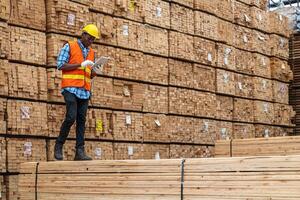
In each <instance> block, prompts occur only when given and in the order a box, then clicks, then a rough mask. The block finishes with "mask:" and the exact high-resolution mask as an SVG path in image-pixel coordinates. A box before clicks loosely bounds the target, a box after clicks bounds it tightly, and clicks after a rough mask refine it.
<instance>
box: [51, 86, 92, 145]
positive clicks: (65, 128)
mask: <svg viewBox="0 0 300 200" xmlns="http://www.w3.org/2000/svg"><path fill="white" fill-rule="evenodd" d="M63 96H64V99H65V102H66V111H67V112H66V116H65V119H64V122H63V123H62V125H61V128H60V133H59V136H58V138H57V139H56V143H58V144H64V143H65V141H66V139H67V137H68V135H69V132H70V128H71V126H72V125H73V124H74V122H75V121H76V148H78V147H83V146H84V132H85V121H86V113H87V109H88V104H89V100H88V99H79V98H77V97H76V95H75V94H72V93H70V92H68V91H66V90H65V91H64V92H63Z"/></svg>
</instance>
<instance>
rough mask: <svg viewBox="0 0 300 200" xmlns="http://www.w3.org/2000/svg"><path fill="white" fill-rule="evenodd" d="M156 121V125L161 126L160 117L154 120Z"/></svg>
mask: <svg viewBox="0 0 300 200" xmlns="http://www.w3.org/2000/svg"><path fill="white" fill-rule="evenodd" d="M154 122H155V124H156V126H158V127H160V126H161V124H160V121H159V120H158V119H156V120H154Z"/></svg>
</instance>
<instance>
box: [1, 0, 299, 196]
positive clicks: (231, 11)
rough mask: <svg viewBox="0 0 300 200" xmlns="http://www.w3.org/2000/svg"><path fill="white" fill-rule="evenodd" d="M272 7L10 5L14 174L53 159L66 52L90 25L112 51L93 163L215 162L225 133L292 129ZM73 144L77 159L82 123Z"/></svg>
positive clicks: (6, 35)
mask: <svg viewBox="0 0 300 200" xmlns="http://www.w3.org/2000/svg"><path fill="white" fill-rule="evenodd" d="M266 2H267V0H260V1H257V0H226V1H224V0H215V3H212V2H211V1H208V0H201V1H198V0H184V1H183V0H181V1H179V0H172V1H167V0H139V1H137V0H113V1H108V0H102V1H101V2H100V1H98V0H61V1H57V0H48V1H44V0H35V1H34V0H11V1H8V0H1V2H0V97H1V98H0V141H1V142H2V144H1V148H2V149H3V150H1V152H0V155H1V154H3V155H1V156H2V157H1V156H0V157H1V158H3V159H2V160H1V161H0V166H1V169H0V171H1V172H2V173H3V174H4V175H5V176H8V178H7V179H6V178H5V180H9V179H10V176H11V175H12V173H13V174H17V173H18V172H19V163H20V161H40V160H42V161H46V160H51V161H52V160H53V146H54V142H55V138H56V137H57V135H58V133H59V131H60V126H61V123H62V120H63V119H64V115H65V106H64V99H63V96H62V95H61V88H60V82H61V71H59V70H57V69H56V64H57V63H56V62H57V56H58V53H59V51H60V49H61V48H62V47H63V45H64V44H66V43H67V42H68V41H73V40H76V39H78V38H80V35H81V29H82V27H83V26H84V25H85V24H87V23H95V24H96V25H97V27H98V28H100V33H101V37H100V39H99V40H96V41H95V43H94V44H93V46H92V47H93V49H94V50H95V52H96V57H100V56H103V55H105V56H110V57H111V58H113V59H112V60H110V62H109V64H108V65H106V66H105V67H104V69H103V74H102V75H100V76H97V77H96V78H95V79H94V80H93V89H92V98H91V101H90V105H89V110H88V114H87V123H86V139H87V141H86V150H87V152H88V154H89V155H91V156H92V157H93V158H94V159H159V158H181V157H195V158H199V157H210V156H213V155H214V147H213V145H214V142H215V141H216V140H218V139H222V140H229V139H232V138H233V139H236V138H253V137H264V136H266V135H268V136H280V135H288V134H290V133H291V130H292V128H293V124H292V123H291V118H292V117H293V114H294V113H293V111H292V109H291V107H290V106H289V102H288V92H287V88H288V86H289V81H290V80H291V79H292V72H291V70H290V68H289V65H288V63H287V58H288V46H287V38H288V37H289V29H288V25H287V24H286V23H285V21H286V18H284V17H282V16H280V15H278V14H274V13H270V12H268V11H267V10H266ZM274 18H276V19H278V20H274ZM69 139H70V140H68V141H67V142H66V145H65V148H64V154H65V159H66V160H73V157H74V145H75V140H74V139H75V126H73V127H72V129H71V133H70V137H69ZM7 164H8V165H7ZM12 179H13V178H12ZM4 182H6V181H4ZM10 182H13V181H10ZM6 185H8V184H6ZM6 188H8V191H7V192H6V193H7V194H11V193H14V191H15V188H13V187H6ZM10 188H12V189H10ZM9 190H12V191H9ZM9 198H14V197H11V196H10V197H9ZM1 200H2V199H1Z"/></svg>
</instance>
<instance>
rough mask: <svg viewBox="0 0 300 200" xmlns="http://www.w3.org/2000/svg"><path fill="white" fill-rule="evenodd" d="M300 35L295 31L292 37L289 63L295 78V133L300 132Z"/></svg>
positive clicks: (293, 93)
mask: <svg viewBox="0 0 300 200" xmlns="http://www.w3.org/2000/svg"><path fill="white" fill-rule="evenodd" d="M299 44H300V35H299V34H297V33H295V34H294V35H292V37H291V39H290V60H289V64H290V65H291V67H292V70H293V74H294V80H293V82H292V84H291V87H290V90H289V93H290V99H289V100H290V104H291V105H293V109H294V110H295V112H296V117H295V119H294V123H295V125H296V127H295V131H294V133H295V134H299V133H300V102H299V97H300V70H299V69H300V62H299V61H300V46H299ZM283 66H286V65H283Z"/></svg>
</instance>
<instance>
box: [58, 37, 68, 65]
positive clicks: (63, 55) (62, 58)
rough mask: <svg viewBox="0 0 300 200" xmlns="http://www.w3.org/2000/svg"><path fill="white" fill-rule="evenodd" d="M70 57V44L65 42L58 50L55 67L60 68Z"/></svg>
mask: <svg viewBox="0 0 300 200" xmlns="http://www.w3.org/2000/svg"><path fill="white" fill-rule="evenodd" d="M69 59H70V45H69V44H68V43H67V44H65V46H64V47H63V48H62V49H61V50H60V52H59V55H58V57H57V69H60V68H61V67H62V66H63V64H65V63H68V62H69Z"/></svg>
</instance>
